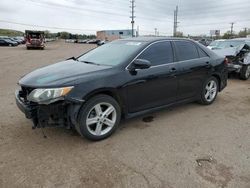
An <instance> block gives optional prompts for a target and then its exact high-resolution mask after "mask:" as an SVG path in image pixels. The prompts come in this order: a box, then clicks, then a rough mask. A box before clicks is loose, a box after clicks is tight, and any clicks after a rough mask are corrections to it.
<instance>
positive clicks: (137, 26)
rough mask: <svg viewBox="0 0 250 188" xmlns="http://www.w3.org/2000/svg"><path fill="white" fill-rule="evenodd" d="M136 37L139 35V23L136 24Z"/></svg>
mask: <svg viewBox="0 0 250 188" xmlns="http://www.w3.org/2000/svg"><path fill="white" fill-rule="evenodd" d="M136 37H139V25H137V33H136Z"/></svg>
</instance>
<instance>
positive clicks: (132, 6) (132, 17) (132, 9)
mask: <svg viewBox="0 0 250 188" xmlns="http://www.w3.org/2000/svg"><path fill="white" fill-rule="evenodd" d="M130 3H131V6H130V8H131V16H130V18H131V24H132V37H134V36H135V35H134V24H135V20H134V19H135V0H131V1H130Z"/></svg>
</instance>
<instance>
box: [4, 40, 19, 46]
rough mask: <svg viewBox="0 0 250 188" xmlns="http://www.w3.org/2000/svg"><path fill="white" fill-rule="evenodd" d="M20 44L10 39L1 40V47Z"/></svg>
mask: <svg viewBox="0 0 250 188" xmlns="http://www.w3.org/2000/svg"><path fill="white" fill-rule="evenodd" d="M17 45H18V43H17V42H14V41H12V40H9V39H3V38H0V46H17Z"/></svg>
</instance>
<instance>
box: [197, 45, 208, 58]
mask: <svg viewBox="0 0 250 188" xmlns="http://www.w3.org/2000/svg"><path fill="white" fill-rule="evenodd" d="M198 52H199V55H200V57H208V55H207V54H206V53H205V52H204V51H203V50H202V49H200V48H199V47H198Z"/></svg>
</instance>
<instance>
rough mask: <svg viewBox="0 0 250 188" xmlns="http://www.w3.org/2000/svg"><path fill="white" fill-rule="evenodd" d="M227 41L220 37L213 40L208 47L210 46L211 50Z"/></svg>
mask: <svg viewBox="0 0 250 188" xmlns="http://www.w3.org/2000/svg"><path fill="white" fill-rule="evenodd" d="M223 41H225V40H224V39H219V40H214V41H213V42H211V43H210V44H209V45H208V46H207V48H209V49H210V50H212V49H213V48H216V47H217V46H218V45H219V44H220V43H221V42H223Z"/></svg>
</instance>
